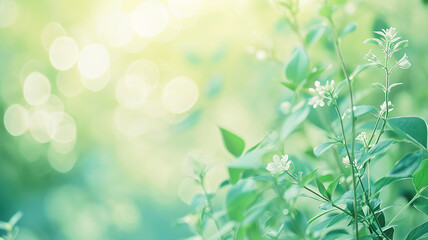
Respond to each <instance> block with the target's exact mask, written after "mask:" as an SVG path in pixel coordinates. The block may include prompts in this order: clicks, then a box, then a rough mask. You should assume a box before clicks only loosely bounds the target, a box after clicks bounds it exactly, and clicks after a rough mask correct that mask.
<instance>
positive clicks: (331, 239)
mask: <svg viewBox="0 0 428 240" xmlns="http://www.w3.org/2000/svg"><path fill="white" fill-rule="evenodd" d="M345 235H349V233H348V232H347V231H346V230H344V229H336V230H332V231H330V232H328V233H327V234H326V235H325V236H324V238H323V239H322V240H336V239H338V238H340V237H343V236H345Z"/></svg>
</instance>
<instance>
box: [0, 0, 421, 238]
mask: <svg viewBox="0 0 428 240" xmlns="http://www.w3.org/2000/svg"><path fill="white" fill-rule="evenodd" d="M340 2H341V3H340V4H341V6H342V7H343V9H342V10H341V11H339V12H338V13H337V16H335V17H336V18H337V19H338V23H340V24H342V23H343V25H339V26H338V28H340V27H343V26H344V25H345V24H346V23H348V22H350V21H354V22H356V23H357V30H356V31H355V32H354V33H352V34H351V35H350V36H347V37H346V38H345V39H344V40H343V42H342V44H343V45H342V46H343V48H344V55H345V60H346V61H347V64H348V65H349V67H355V66H356V65H358V64H361V63H363V62H364V59H363V57H364V54H365V53H366V52H367V51H368V49H369V46H365V45H363V44H362V41H363V40H364V39H366V38H368V37H370V36H372V31H373V30H379V29H381V28H385V27H389V26H393V27H395V28H397V31H398V32H399V33H400V35H402V36H403V37H404V39H409V43H410V47H409V48H408V50H407V55H408V56H409V59H410V61H411V62H412V68H411V69H410V70H409V71H406V72H404V71H401V72H399V73H398V74H395V75H394V76H393V78H394V80H393V81H401V82H404V87H403V88H402V89H401V90H400V91H396V92H394V93H393V94H392V101H393V103H394V105H395V109H396V110H395V111H394V112H393V115H395V116H399V115H415V113H417V115H418V116H420V117H423V118H424V119H428V94H427V92H426V86H427V85H426V83H427V79H428V45H427V42H428V34H427V29H428V6H427V5H424V1H416V0H415V1H398V0H393V1H389V0H388V1H387V0H383V1H369V0H354V1H340ZM425 4H426V3H425ZM319 6H320V3H319V2H318V1H316V0H305V1H301V9H302V13H301V14H300V16H299V18H301V19H300V20H301V23H302V27H303V29H305V31H306V32H307V31H309V30H310V29H311V27H313V24H312V22H311V21H312V20H313V18H314V16H317V12H318V9H319ZM298 44H299V40H298V39H297V37H296V36H295V35H294V34H293V33H292V30H291V29H290V27H289V26H288V25H287V23H286V21H284V19H283V16H282V15H281V14H280V13H279V12H278V11H276V9H275V8H274V7H273V6H272V4H271V3H270V2H269V1H268V0H168V1H166V0H103V1H101V0H98V1H97V0H94V1H84V0H75V1H54V0H40V1H20V0H0V117H1V119H2V121H1V124H0V141H1V147H0V220H7V219H9V218H10V217H11V216H12V215H13V214H14V213H15V212H17V211H22V212H23V218H22V220H21V222H20V224H19V225H20V228H21V233H20V236H19V238H18V239H22V240H39V239H40V240H42V239H43V240H49V239H52V240H53V239H73V240H75V239H79V240H96V239H103V240H108V239H179V238H184V237H186V236H187V235H188V233H189V230H188V229H187V228H186V227H184V226H175V221H176V220H177V219H178V218H180V217H182V216H184V215H186V213H187V212H188V211H189V206H188V205H187V204H188V203H189V202H190V200H191V198H192V196H193V195H194V194H195V193H197V192H198V191H201V190H200V189H199V188H198V187H197V186H196V185H195V184H194V183H193V182H192V180H190V179H188V178H186V175H189V174H191V172H192V168H193V166H194V161H198V162H203V163H205V164H207V165H210V166H212V169H211V170H210V172H209V173H208V177H207V178H208V179H209V182H208V184H209V185H210V186H211V188H215V187H216V186H218V184H219V183H220V182H221V181H222V180H223V179H225V178H227V170H226V165H227V163H228V162H230V160H231V158H232V157H231V156H229V155H228V154H227V153H226V151H225V149H224V147H223V145H222V142H221V138H220V133H219V131H218V126H222V127H225V128H227V129H231V130H233V131H234V132H236V133H238V134H239V135H240V136H242V137H243V138H245V139H246V142H248V143H256V142H258V140H260V139H261V138H262V137H263V136H265V135H266V134H267V133H268V132H270V131H271V130H272V129H275V128H277V127H278V126H279V125H280V124H281V123H282V121H283V120H284V117H285V116H286V115H287V114H288V112H289V111H290V108H291V104H292V103H291V100H292V98H293V96H292V92H291V91H289V90H288V89H286V88H285V87H283V86H282V85H281V84H280V83H279V82H280V81H281V80H282V79H284V74H283V71H284V64H285V62H286V61H287V59H288V58H289V56H290V54H291V51H292V50H293V49H294V48H295V46H297V45H298ZM309 55H310V56H311V61H312V59H316V61H315V63H322V64H324V65H326V66H327V65H329V64H332V67H333V68H336V67H337V64H335V62H336V59H335V56H334V53H333V50H332V46H331V44H329V41H328V39H323V38H322V39H321V40H320V41H319V42H318V43H317V44H316V45H315V46H313V47H311V48H310V49H309ZM400 74H401V75H400ZM376 78H377V79H382V78H383V77H382V73H381V72H379V71H375V70H370V71H367V72H365V73H363V74H361V77H360V79H358V82H356V87H357V88H360V89H361V88H367V86H370V84H371V83H373V82H374V80H373V79H376ZM421 86H423V87H421ZM374 93H377V92H376V90H367V91H366V92H364V93H363V94H362V95H360V96H357V97H358V98H359V99H360V100H361V101H362V102H366V103H371V104H374V105H380V104H381V102H382V101H383V100H382V95H381V94H374ZM313 128H314V127H313V126H309V127H308V128H306V130H305V131H300V132H298V133H296V134H293V135H292V136H291V137H290V138H291V140H290V141H289V142H290V143H292V145H290V146H286V150H287V151H288V152H289V153H293V152H295V153H297V152H299V151H306V150H307V149H306V148H307V146H308V145H309V146H312V147H313V146H315V144H316V143H319V141H317V139H319V138H317V133H318V132H317V130H316V129H313ZM311 131H313V132H311ZM309 136H310V137H309Z"/></svg>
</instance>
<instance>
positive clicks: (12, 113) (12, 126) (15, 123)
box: [4, 104, 30, 136]
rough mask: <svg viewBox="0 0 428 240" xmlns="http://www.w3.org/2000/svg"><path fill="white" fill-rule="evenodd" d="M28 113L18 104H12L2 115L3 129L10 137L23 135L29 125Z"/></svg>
mask: <svg viewBox="0 0 428 240" xmlns="http://www.w3.org/2000/svg"><path fill="white" fill-rule="evenodd" d="M29 118H30V116H29V113H28V111H27V109H25V108H24V107H23V106H21V105H19V104H14V105H12V106H10V107H8V108H7V109H6V112H5V113H4V127H5V128H6V130H7V131H8V132H9V133H10V134H11V135H12V136H19V135H22V134H24V133H25V132H26V131H27V129H28V125H29Z"/></svg>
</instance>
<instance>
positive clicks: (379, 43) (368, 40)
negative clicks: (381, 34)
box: [363, 38, 382, 46]
mask: <svg viewBox="0 0 428 240" xmlns="http://www.w3.org/2000/svg"><path fill="white" fill-rule="evenodd" d="M363 43H364V44H367V43H371V44H375V45H378V46H382V42H381V41H380V40H379V39H377V38H369V39H366V40H365V41H364V42H363Z"/></svg>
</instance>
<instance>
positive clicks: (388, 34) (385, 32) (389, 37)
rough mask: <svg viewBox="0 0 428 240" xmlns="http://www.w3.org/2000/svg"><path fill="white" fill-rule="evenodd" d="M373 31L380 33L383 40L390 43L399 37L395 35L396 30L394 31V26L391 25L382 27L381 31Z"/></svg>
mask: <svg viewBox="0 0 428 240" xmlns="http://www.w3.org/2000/svg"><path fill="white" fill-rule="evenodd" d="M375 33H377V34H379V35H381V36H382V37H383V38H384V39H385V41H388V42H390V43H392V42H395V41H397V40H399V39H400V37H395V36H397V32H396V31H395V28H393V27H391V28H389V29H382V32H381V31H375Z"/></svg>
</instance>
